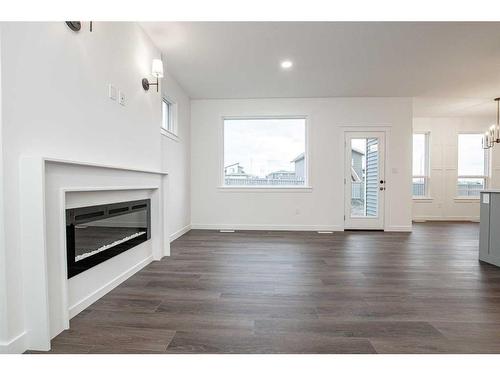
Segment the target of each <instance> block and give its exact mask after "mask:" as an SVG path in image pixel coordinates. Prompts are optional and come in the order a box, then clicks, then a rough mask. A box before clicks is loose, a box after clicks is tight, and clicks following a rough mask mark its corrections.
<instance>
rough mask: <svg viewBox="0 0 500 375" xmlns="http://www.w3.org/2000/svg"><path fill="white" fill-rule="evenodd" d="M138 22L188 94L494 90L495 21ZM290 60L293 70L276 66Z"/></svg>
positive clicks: (498, 77)
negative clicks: (159, 50)
mask: <svg viewBox="0 0 500 375" xmlns="http://www.w3.org/2000/svg"><path fill="white" fill-rule="evenodd" d="M141 25H142V27H143V28H144V29H145V31H146V32H147V33H148V34H149V35H150V37H151V38H152V39H153V41H154V43H155V44H156V45H157V46H158V47H159V48H160V49H161V50H162V53H164V56H165V60H166V65H167V66H168V69H169V71H170V72H171V73H172V75H173V76H174V77H175V78H176V79H177V81H178V82H179V83H180V84H181V85H182V86H183V87H184V88H185V89H186V91H187V92H188V94H189V95H190V96H191V97H192V98H195V99H196V98H264V97H265V98H272V97H360V96H378V97H382V96H396V97H453V98H475V100H479V101H481V99H488V98H492V97H495V96H498V95H499V94H500V23H497V22H492V23H476V22H474V23H473V22H470V23H455V22H447V23H443V22H438V23H432V22H420V23H416V22H408V23H402V22H395V23H390V22H315V23H308V22H156V23H149V22H146V23H142V24H141ZM284 59H290V60H292V61H293V63H294V66H293V68H292V69H290V70H289V71H284V70H283V69H281V67H280V62H281V61H282V60H284Z"/></svg>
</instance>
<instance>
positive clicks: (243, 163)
mask: <svg viewBox="0 0 500 375" xmlns="http://www.w3.org/2000/svg"><path fill="white" fill-rule="evenodd" d="M307 163H308V160H307V155H306V120H305V119H304V118H246V119H224V170H223V176H224V182H223V185H224V186H238V187H242V186H244V187H265V186H267V187H279V186H282V187H283V186H287V187H302V186H305V185H307Z"/></svg>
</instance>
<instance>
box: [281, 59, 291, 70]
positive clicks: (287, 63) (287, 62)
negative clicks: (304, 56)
mask: <svg viewBox="0 0 500 375" xmlns="http://www.w3.org/2000/svg"><path fill="white" fill-rule="evenodd" d="M292 66H293V62H291V61H290V60H285V61H282V62H281V67H282V68H283V69H290V68H291V67H292Z"/></svg>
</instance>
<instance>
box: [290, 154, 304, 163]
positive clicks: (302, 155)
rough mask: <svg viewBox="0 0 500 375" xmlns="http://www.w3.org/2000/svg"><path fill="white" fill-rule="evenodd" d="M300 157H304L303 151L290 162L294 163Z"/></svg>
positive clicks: (299, 159)
mask: <svg viewBox="0 0 500 375" xmlns="http://www.w3.org/2000/svg"><path fill="white" fill-rule="evenodd" d="M302 159H304V153H303V152H302V153H301V154H299V155H298V156H297V157H296V158H295V159H293V160H292V161H291V163H296V162H298V161H301V160H302Z"/></svg>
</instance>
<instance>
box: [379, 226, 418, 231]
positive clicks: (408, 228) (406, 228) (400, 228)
mask: <svg viewBox="0 0 500 375" xmlns="http://www.w3.org/2000/svg"><path fill="white" fill-rule="evenodd" d="M411 231H412V226H411V225H391V226H388V227H386V228H384V232H411Z"/></svg>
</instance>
